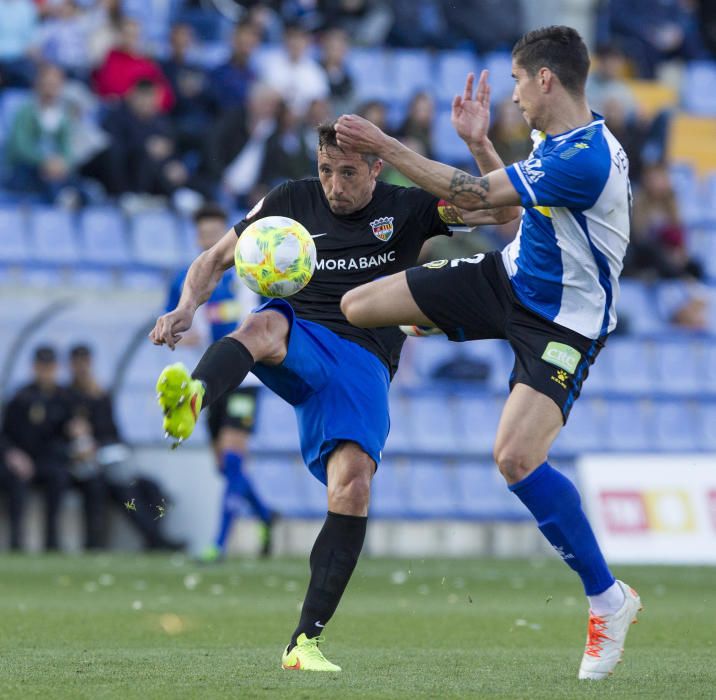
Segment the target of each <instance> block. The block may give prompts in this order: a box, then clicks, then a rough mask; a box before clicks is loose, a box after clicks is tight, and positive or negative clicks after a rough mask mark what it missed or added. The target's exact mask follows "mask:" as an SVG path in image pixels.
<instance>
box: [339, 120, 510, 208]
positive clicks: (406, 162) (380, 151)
mask: <svg viewBox="0 0 716 700" xmlns="http://www.w3.org/2000/svg"><path fill="white" fill-rule="evenodd" d="M336 133H337V135H338V144H339V145H340V146H341V148H345V149H346V150H350V151H356V152H358V153H372V154H374V155H377V156H378V157H379V158H382V159H383V160H386V161H388V162H389V163H391V164H392V165H393V166H394V167H395V168H397V169H398V170H399V171H400V172H401V173H403V175H405V176H406V177H408V178H409V179H410V180H412V181H413V182H414V183H415V184H416V185H418V187H422V188H423V189H424V190H427V191H428V192H432V193H433V194H434V195H436V196H437V197H440V198H441V199H446V200H448V201H449V202H452V203H453V204H455V205H456V206H458V207H460V208H461V209H467V210H468V211H475V210H477V209H496V208H498V207H512V206H519V205H520V203H521V202H520V197H519V194H518V193H517V191H516V190H515V188H514V187H513V186H512V183H511V182H510V178H509V177H508V176H507V173H506V172H505V171H504V170H502V169H501V170H495V171H493V172H490V173H488V174H487V175H482V176H479V177H476V176H474V175H470V174H469V173H466V172H464V171H463V170H459V169H458V168H453V167H452V166H450V165H445V164H444V163H438V162H437V161H434V160H430V159H429V158H425V157H423V156H421V155H419V154H418V153H415V151H412V150H411V149H409V148H408V147H407V146H404V145H403V144H402V143H400V141H398V140H397V139H394V138H392V137H390V136H388V135H387V134H384V133H383V132H382V131H381V130H380V129H379V128H378V127H377V126H375V124H372V123H371V122H369V121H367V120H366V119H363V118H362V117H359V116H357V115H355V114H347V115H343V116H342V117H341V118H340V119H339V120H338V123H337V125H336Z"/></svg>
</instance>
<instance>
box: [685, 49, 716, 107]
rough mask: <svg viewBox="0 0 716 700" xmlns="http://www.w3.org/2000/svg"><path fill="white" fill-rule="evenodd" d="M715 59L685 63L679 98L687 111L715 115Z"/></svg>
mask: <svg viewBox="0 0 716 700" xmlns="http://www.w3.org/2000/svg"><path fill="white" fill-rule="evenodd" d="M715 85H716V61H691V62H689V63H687V65H686V70H685V75H684V78H683V82H682V85H681V88H682V89H681V100H682V103H683V106H684V109H686V111H687V112H691V113H692V114H698V115H703V116H707V117H716V89H715V88H714V86H715Z"/></svg>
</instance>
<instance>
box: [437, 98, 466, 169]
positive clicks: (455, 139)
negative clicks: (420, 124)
mask: <svg viewBox="0 0 716 700" xmlns="http://www.w3.org/2000/svg"><path fill="white" fill-rule="evenodd" d="M433 149H434V150H435V158H436V159H437V160H439V161H442V162H447V163H455V164H459V163H465V162H466V161H471V160H472V156H471V155H470V151H469V150H468V148H467V146H466V145H465V142H464V141H463V140H462V139H461V138H460V137H459V136H458V135H457V132H456V131H455V129H453V126H452V124H451V123H450V111H449V110H446V109H442V110H439V111H438V114H437V117H436V119H435V123H434V125H433Z"/></svg>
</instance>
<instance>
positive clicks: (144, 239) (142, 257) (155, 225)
mask: <svg viewBox="0 0 716 700" xmlns="http://www.w3.org/2000/svg"><path fill="white" fill-rule="evenodd" d="M130 230H131V240H132V251H133V256H134V260H135V262H138V263H142V264H144V265H152V266H156V267H162V268H171V269H173V268H176V267H178V266H179V265H180V264H181V258H180V255H179V245H178V231H177V226H176V219H175V218H174V216H173V215H172V214H171V213H170V212H168V211H147V212H143V213H141V214H136V215H135V216H134V217H133V218H132V221H131V224H130Z"/></svg>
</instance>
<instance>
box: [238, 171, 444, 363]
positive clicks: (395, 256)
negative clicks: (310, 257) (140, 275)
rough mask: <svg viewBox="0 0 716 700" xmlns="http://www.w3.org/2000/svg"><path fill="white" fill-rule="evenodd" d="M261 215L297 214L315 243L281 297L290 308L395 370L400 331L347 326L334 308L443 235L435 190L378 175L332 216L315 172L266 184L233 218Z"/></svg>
mask: <svg viewBox="0 0 716 700" xmlns="http://www.w3.org/2000/svg"><path fill="white" fill-rule="evenodd" d="M265 216H288V217H290V218H292V219H295V220H296V221H299V222H300V223H301V224H303V225H304V226H305V227H306V228H307V229H308V231H310V232H311V235H312V236H313V240H314V243H315V244H316V253H317V257H316V270H315V272H314V274H313V277H312V278H311V281H310V282H309V283H308V284H307V285H306V286H305V287H304V288H303V289H302V290H301V291H300V292H298V293H297V294H294V295H293V296H290V297H288V298H287V299H286V301H288V302H289V303H290V304H291V306H292V307H293V309H294V311H295V312H296V315H297V316H298V317H299V318H302V319H305V320H307V321H314V322H316V323H320V324H321V325H323V326H326V327H327V328H330V329H331V330H332V331H333V332H334V333H337V334H338V335H340V336H341V337H343V338H347V339H348V340H352V341H353V342H355V343H358V344H359V345H361V346H363V347H364V348H366V349H367V350H370V352H372V353H374V354H375V355H377V356H378V357H379V358H380V359H381V360H382V361H383V363H385V365H386V366H387V367H388V369H389V370H390V372H391V375H392V374H394V373H395V371H396V370H397V368H398V360H399V358H400V349H401V347H402V345H403V341H404V340H405V336H404V335H403V334H402V333H401V332H400V330H399V329H398V328H395V327H390V328H356V327H355V326H352V325H351V324H350V323H348V321H347V320H346V318H345V316H344V315H343V314H342V313H341V309H340V303H341V297H342V296H343V295H344V294H345V293H346V292H347V291H348V290H350V289H353V288H354V287H357V286H359V285H361V284H365V283H366V282H370V281H372V280H374V279H377V278H378V277H384V276H386V275H391V274H393V273H395V272H400V271H401V270H405V269H407V268H409V267H412V266H414V265H415V264H416V262H417V259H418V254H419V253H420V249H421V247H422V245H423V243H424V242H425V241H426V240H427V239H428V238H431V237H432V236H438V235H441V234H446V235H449V233H450V231H449V229H448V227H447V225H446V224H445V223H443V221H442V219H441V218H440V213H439V211H438V198H437V197H434V196H433V195H431V194H429V193H428V192H425V191H424V190H421V189H418V188H417V187H398V186H396V185H389V184H387V183H385V182H380V181H378V182H377V183H376V186H375V190H374V192H373V198H372V199H371V200H370V202H369V203H368V204H367V205H366V206H365V207H364V208H363V209H361V210H359V211H357V212H354V213H352V214H346V215H344V216H339V215H337V214H334V213H333V212H332V211H331V209H330V207H329V206H328V201H327V200H326V197H325V195H324V194H323V188H322V187H321V183H320V180H319V179H318V178H308V179H306V180H294V181H289V182H285V183H284V184H282V185H279V186H278V187H276V188H275V189H274V190H272V191H271V192H269V194H268V195H266V197H265V198H264V199H263V200H262V201H261V202H259V204H257V205H256V206H255V207H254V208H253V209H252V210H251V211H250V212H249V214H248V216H247V217H246V218H245V219H243V220H242V221H240V222H239V223H238V224H236V226H235V227H234V229H235V231H236V233H237V235H239V236H240V235H241V232H242V231H243V230H244V229H245V228H246V227H247V226H248V225H249V224H250V223H251V222H252V221H255V220H256V219H260V218H263V217H265Z"/></svg>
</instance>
